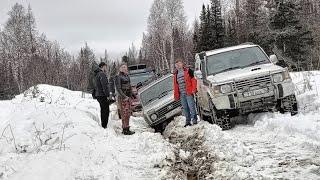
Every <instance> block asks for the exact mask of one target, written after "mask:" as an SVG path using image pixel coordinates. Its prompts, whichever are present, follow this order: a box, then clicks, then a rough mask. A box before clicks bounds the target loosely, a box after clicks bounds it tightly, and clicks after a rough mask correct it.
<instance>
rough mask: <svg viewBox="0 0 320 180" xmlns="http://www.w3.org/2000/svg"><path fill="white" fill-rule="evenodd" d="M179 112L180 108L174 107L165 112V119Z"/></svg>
mask: <svg viewBox="0 0 320 180" xmlns="http://www.w3.org/2000/svg"><path fill="white" fill-rule="evenodd" d="M180 112H181V108H176V109H174V110H172V111H170V112H168V113H167V114H166V118H167V119H168V118H171V117H172V116H174V115H176V114H178V113H180Z"/></svg>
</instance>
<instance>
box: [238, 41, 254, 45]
mask: <svg viewBox="0 0 320 180" xmlns="http://www.w3.org/2000/svg"><path fill="white" fill-rule="evenodd" d="M240 45H256V44H254V43H253V42H245V43H242V44H240Z"/></svg>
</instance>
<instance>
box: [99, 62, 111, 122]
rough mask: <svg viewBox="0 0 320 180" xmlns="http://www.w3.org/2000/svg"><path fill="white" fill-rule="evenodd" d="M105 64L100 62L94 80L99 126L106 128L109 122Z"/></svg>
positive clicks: (107, 83) (108, 93)
mask: <svg viewBox="0 0 320 180" xmlns="http://www.w3.org/2000/svg"><path fill="white" fill-rule="evenodd" d="M106 71H107V64H106V63H104V62H101V63H100V64H99V69H98V70H97V74H96V78H95V81H96V82H95V84H96V85H95V96H96V98H97V100H98V102H99V104H100V113H101V126H102V127H103V128H107V126H108V120H109V113H110V109H109V96H110V91H109V81H108V77H107V74H106Z"/></svg>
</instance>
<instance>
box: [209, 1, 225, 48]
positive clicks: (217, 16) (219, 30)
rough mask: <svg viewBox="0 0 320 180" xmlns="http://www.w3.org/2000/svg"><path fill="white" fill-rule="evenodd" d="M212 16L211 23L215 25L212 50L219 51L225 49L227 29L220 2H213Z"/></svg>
mask: <svg viewBox="0 0 320 180" xmlns="http://www.w3.org/2000/svg"><path fill="white" fill-rule="evenodd" d="M211 16H212V17H210V23H213V27H214V28H213V29H212V30H213V32H212V35H213V39H214V44H212V46H211V47H212V49H218V48H222V47H224V37H225V29H224V26H223V25H224V24H223V19H222V13H221V3H220V0H211Z"/></svg>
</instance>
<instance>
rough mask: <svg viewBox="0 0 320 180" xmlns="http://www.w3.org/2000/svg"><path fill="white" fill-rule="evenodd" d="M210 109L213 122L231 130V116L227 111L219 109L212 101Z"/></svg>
mask: <svg viewBox="0 0 320 180" xmlns="http://www.w3.org/2000/svg"><path fill="white" fill-rule="evenodd" d="M210 110H211V113H210V114H211V115H210V120H211V123H213V124H217V125H218V126H220V127H221V129H222V130H229V129H231V128H232V123H231V118H230V116H229V114H228V113H227V112H219V111H217V110H216V109H215V107H214V105H213V104H212V102H211V103H210Z"/></svg>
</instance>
